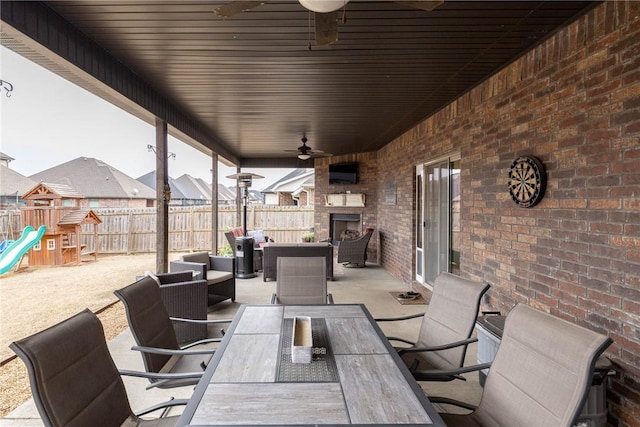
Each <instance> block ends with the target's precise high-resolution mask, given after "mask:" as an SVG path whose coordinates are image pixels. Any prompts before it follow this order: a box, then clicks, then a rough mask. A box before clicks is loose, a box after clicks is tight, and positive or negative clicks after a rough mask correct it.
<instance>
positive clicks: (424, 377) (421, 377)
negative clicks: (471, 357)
mask: <svg viewBox="0 0 640 427" xmlns="http://www.w3.org/2000/svg"><path fill="white" fill-rule="evenodd" d="M490 367H491V362H487V363H479V364H477V365H472V366H463V367H461V368H455V369H428V370H424V371H413V372H411V374H412V375H413V377H414V378H415V379H416V381H437V380H438V378H442V377H456V378H457V377H460V375H461V374H466V373H469V372H475V371H480V370H482V369H487V368H490ZM460 378H462V377H460Z"/></svg>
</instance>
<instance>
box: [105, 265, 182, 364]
mask: <svg viewBox="0 0 640 427" xmlns="http://www.w3.org/2000/svg"><path fill="white" fill-rule="evenodd" d="M114 293H115V294H116V296H117V297H118V298H120V300H121V301H122V303H123V304H124V308H125V311H126V313H127V320H128V321H129V327H130V328H131V333H132V334H133V337H134V338H135V340H136V343H137V344H138V345H140V346H145V347H157V348H167V349H172V350H177V349H178V348H180V347H179V346H178V340H177V338H176V332H175V330H174V329H173V325H172V323H171V320H170V319H169V313H167V309H166V307H165V305H164V303H163V301H162V296H161V294H160V287H159V286H158V284H157V283H156V282H155V281H154V280H153V279H152V278H150V277H148V276H145V277H143V278H142V279H140V280H138V281H136V282H134V283H132V284H131V285H129V286H127V287H124V288H122V289H119V290H117V291H115V292H114ZM170 357H171V356H169V355H164V354H151V353H147V352H142V358H143V360H144V365H145V369H146V370H147V372H159V371H160V369H162V367H163V366H164V365H165V364H166V363H167V361H168V360H169V359H170Z"/></svg>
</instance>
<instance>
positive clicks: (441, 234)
mask: <svg viewBox="0 0 640 427" xmlns="http://www.w3.org/2000/svg"><path fill="white" fill-rule="evenodd" d="M459 165H460V160H459V158H457V157H453V156H451V157H446V158H444V159H440V160H438V161H435V162H432V163H426V164H424V165H418V166H417V167H416V236H417V239H416V280H417V281H419V282H420V283H423V284H426V285H433V283H434V281H435V278H436V277H437V276H438V274H440V273H441V272H443V271H447V272H454V273H456V272H457V269H458V263H459V258H460V255H459V242H458V233H459V223H460V221H459V218H460V209H459V208H460V179H459V178H460V166H459Z"/></svg>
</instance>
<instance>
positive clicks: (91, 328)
mask: <svg viewBox="0 0 640 427" xmlns="http://www.w3.org/2000/svg"><path fill="white" fill-rule="evenodd" d="M10 347H11V349H12V350H13V351H14V352H15V353H16V354H17V355H18V356H19V357H20V358H21V359H22V360H23V361H24V363H25V365H26V366H27V370H28V371H29V380H30V382H31V391H32V394H33V398H34V401H35V403H36V406H37V408H38V412H39V413H40V416H41V418H42V421H43V422H44V423H45V425H48V426H91V425H113V426H119V425H121V424H123V423H124V422H125V420H127V418H129V417H133V414H132V412H131V407H130V406H129V402H128V400H127V394H126V391H125V388H124V384H123V383H122V379H121V378H120V375H119V374H118V369H117V368H116V366H115V364H114V363H113V360H112V359H111V354H110V353H109V349H108V348H107V343H106V341H105V338H104V331H103V329H102V324H101V323H100V320H98V318H97V317H96V316H95V315H94V314H93V313H92V312H91V311H89V310H84V311H82V312H80V313H79V314H76V315H75V316H73V317H71V318H69V319H67V320H65V321H63V322H61V323H58V324H57V325H55V326H52V327H50V328H48V329H45V330H44V331H41V332H38V333H36V334H34V335H32V336H30V337H27V338H24V339H22V340H19V341H16V342H14V343H12V344H11V345H10Z"/></svg>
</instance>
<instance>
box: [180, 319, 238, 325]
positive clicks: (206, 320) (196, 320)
mask: <svg viewBox="0 0 640 427" xmlns="http://www.w3.org/2000/svg"><path fill="white" fill-rule="evenodd" d="M169 319H171V320H174V321H176V322H185V323H204V324H206V325H215V324H217V323H231V322H233V319H185V318H184V317H169Z"/></svg>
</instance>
